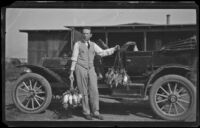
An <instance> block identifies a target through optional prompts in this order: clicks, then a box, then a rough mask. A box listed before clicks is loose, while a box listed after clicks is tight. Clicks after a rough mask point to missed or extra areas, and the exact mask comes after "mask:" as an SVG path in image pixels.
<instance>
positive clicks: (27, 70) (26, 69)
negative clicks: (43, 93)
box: [23, 68, 32, 73]
mask: <svg viewBox="0 0 200 128" xmlns="http://www.w3.org/2000/svg"><path fill="white" fill-rule="evenodd" d="M23 72H26V73H29V72H32V71H31V69H29V68H24V69H23Z"/></svg>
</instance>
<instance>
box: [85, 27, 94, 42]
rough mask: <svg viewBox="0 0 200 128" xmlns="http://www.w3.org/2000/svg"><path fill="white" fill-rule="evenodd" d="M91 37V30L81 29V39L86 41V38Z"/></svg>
mask: <svg viewBox="0 0 200 128" xmlns="http://www.w3.org/2000/svg"><path fill="white" fill-rule="evenodd" d="M91 37H92V34H91V30H89V29H83V39H84V40H85V41H88V40H90V38H91Z"/></svg>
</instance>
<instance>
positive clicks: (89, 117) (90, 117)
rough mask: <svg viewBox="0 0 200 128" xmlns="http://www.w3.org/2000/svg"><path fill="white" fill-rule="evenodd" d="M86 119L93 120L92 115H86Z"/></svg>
mask: <svg viewBox="0 0 200 128" xmlns="http://www.w3.org/2000/svg"><path fill="white" fill-rule="evenodd" d="M84 117H85V119H87V120H92V116H91V115H84Z"/></svg>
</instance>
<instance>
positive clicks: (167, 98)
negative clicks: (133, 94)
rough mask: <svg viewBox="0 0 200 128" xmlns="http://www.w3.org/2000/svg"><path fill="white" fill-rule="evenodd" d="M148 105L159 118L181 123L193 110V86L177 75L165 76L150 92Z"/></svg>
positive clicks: (154, 84) (157, 81) (155, 83)
mask: <svg viewBox="0 0 200 128" xmlns="http://www.w3.org/2000/svg"><path fill="white" fill-rule="evenodd" d="M149 98H150V99H149V100H150V105H151V107H152V109H153V111H154V112H155V113H156V114H157V115H158V116H159V117H161V118H163V119H165V120H171V121H181V120H185V119H186V118H187V117H189V116H190V115H191V114H192V113H193V112H194V108H195V105H196V104H195V102H196V90H195V87H194V85H193V84H192V83H191V82H190V81H189V80H188V79H186V78H184V77H182V76H179V75H165V76H163V77H160V78H159V79H157V80H156V81H155V82H154V83H153V86H152V88H151V90H150V96H149Z"/></svg>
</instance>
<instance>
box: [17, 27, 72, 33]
mask: <svg viewBox="0 0 200 128" xmlns="http://www.w3.org/2000/svg"><path fill="white" fill-rule="evenodd" d="M70 30H71V29H70V28H65V29H21V30H19V31H20V32H57V31H61V32H62V31H64V32H65V31H70Z"/></svg>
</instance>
